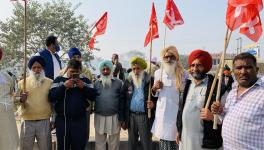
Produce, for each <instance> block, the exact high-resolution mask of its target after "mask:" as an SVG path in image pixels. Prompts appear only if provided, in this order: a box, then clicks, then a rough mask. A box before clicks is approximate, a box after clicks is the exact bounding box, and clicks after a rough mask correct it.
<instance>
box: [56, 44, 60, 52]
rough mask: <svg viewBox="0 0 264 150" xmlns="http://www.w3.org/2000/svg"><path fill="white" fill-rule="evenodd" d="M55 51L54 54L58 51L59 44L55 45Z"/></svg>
mask: <svg viewBox="0 0 264 150" xmlns="http://www.w3.org/2000/svg"><path fill="white" fill-rule="evenodd" d="M55 49H56V52H58V51H60V46H59V44H56V45H55Z"/></svg>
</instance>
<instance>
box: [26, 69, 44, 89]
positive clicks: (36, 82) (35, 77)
mask: <svg viewBox="0 0 264 150" xmlns="http://www.w3.org/2000/svg"><path fill="white" fill-rule="evenodd" d="M30 77H31V78H32V81H31V83H30V85H31V86H33V88H36V87H40V86H41V85H42V84H43V82H44V78H45V73H44V71H43V70H42V71H41V73H37V74H36V73H34V72H32V71H30Z"/></svg>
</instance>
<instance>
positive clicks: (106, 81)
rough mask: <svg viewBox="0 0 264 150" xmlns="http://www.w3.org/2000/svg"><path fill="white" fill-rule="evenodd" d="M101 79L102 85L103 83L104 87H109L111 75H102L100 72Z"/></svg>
mask: <svg viewBox="0 0 264 150" xmlns="http://www.w3.org/2000/svg"><path fill="white" fill-rule="evenodd" d="M101 81H102V85H103V87H104V88H108V87H111V85H112V76H111V75H108V76H103V75H102V74H101Z"/></svg>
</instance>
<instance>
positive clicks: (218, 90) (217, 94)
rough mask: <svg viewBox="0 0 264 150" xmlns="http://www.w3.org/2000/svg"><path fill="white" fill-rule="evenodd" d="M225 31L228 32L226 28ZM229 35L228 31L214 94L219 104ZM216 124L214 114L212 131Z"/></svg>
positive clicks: (216, 119) (216, 120) (216, 118)
mask: <svg viewBox="0 0 264 150" xmlns="http://www.w3.org/2000/svg"><path fill="white" fill-rule="evenodd" d="M227 30H229V29H228V28H227ZM231 35H232V31H231V32H230V34H229V35H228V31H227V33H226V37H225V44H224V45H225V48H224V52H223V54H222V58H221V60H222V63H221V66H220V77H219V83H218V87H217V93H216V101H217V102H220V101H219V100H220V94H221V86H222V84H221V83H222V78H223V68H224V65H225V57H226V50H227V47H228V45H229V42H230V38H231ZM217 122H218V117H217V115H216V114H214V125H213V129H217Z"/></svg>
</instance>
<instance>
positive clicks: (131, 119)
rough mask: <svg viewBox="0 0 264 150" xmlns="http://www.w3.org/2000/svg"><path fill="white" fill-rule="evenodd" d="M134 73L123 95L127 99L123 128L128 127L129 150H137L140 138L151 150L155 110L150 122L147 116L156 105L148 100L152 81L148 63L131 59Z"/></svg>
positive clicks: (144, 147) (126, 83)
mask: <svg viewBox="0 0 264 150" xmlns="http://www.w3.org/2000/svg"><path fill="white" fill-rule="evenodd" d="M131 68H132V72H131V73H130V74H129V77H128V79H126V81H125V83H124V85H123V94H124V98H125V104H126V105H125V111H126V112H125V119H126V120H125V121H126V124H122V128H123V129H125V128H126V126H128V149H129V150H135V149H136V148H137V146H138V137H140V141H141V144H142V147H143V149H144V150H150V149H151V144H152V142H151V133H150V128H151V126H152V122H153V118H154V111H153V110H154V109H152V115H151V117H152V118H150V120H148V116H147V112H148V111H147V108H153V107H154V103H155V102H152V101H150V100H148V92H149V84H150V81H151V77H150V75H148V74H147V73H146V72H145V71H144V69H146V68H147V63H146V61H145V60H144V59H142V58H140V57H133V58H132V59H131Z"/></svg>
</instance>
